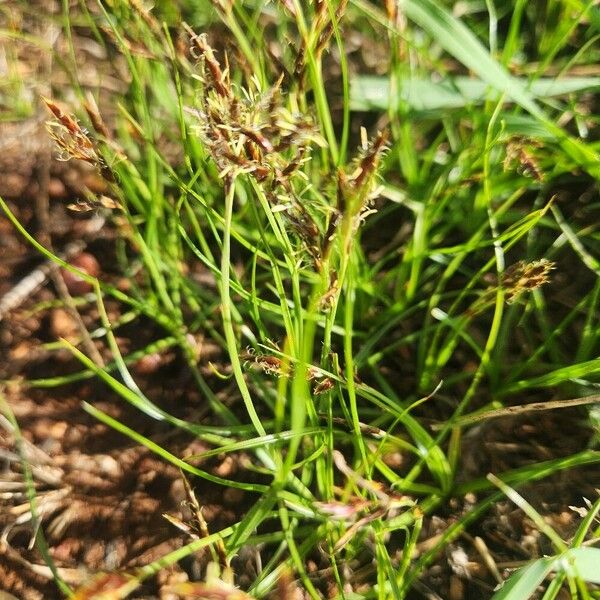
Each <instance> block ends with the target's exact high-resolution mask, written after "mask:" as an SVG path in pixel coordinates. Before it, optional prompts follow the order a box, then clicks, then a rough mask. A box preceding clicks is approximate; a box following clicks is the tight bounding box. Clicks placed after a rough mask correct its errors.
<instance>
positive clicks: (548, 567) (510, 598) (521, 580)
mask: <svg viewBox="0 0 600 600" xmlns="http://www.w3.org/2000/svg"><path fill="white" fill-rule="evenodd" d="M555 561H556V558H555V557H554V556H552V557H549V558H540V559H538V560H536V561H534V562H532V563H531V564H530V565H527V566H526V567H523V568H522V569H519V570H518V571H517V572H516V573H514V574H513V575H512V576H511V577H510V578H509V579H508V580H507V581H506V583H504V585H503V586H502V587H501V588H500V589H499V590H498V591H497V592H496V593H495V594H494V595H493V596H492V600H527V598H529V597H530V596H531V594H533V592H535V590H536V589H537V587H538V585H540V584H541V583H542V581H544V579H545V578H546V576H547V575H548V573H550V571H552V566H553V565H554V564H555Z"/></svg>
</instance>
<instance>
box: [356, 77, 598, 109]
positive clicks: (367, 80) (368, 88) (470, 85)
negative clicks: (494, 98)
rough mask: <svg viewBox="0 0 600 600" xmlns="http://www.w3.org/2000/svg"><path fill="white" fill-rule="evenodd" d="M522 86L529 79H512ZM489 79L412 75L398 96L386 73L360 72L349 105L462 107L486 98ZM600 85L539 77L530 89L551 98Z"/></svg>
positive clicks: (582, 79) (590, 80)
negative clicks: (401, 104)
mask: <svg viewBox="0 0 600 600" xmlns="http://www.w3.org/2000/svg"><path fill="white" fill-rule="evenodd" d="M512 80H513V81H517V82H518V84H519V86H521V87H522V88H523V89H525V88H526V86H527V80H526V79H515V78H513V79H512ZM489 86H490V84H489V82H486V81H484V80H483V79H473V78H470V77H464V76H462V77H453V78H448V79H444V80H442V81H431V80H429V79H425V78H419V77H411V78H409V79H405V80H403V81H402V85H401V87H400V89H399V91H398V97H397V98H395V99H393V98H391V97H390V85H389V79H388V78H387V77H380V76H373V75H359V76H357V77H354V78H353V79H352V81H351V87H350V106H351V108H352V110H360V111H368V110H387V109H388V108H389V107H390V104H391V103H392V102H394V103H398V102H400V101H402V102H404V103H406V104H407V105H408V106H409V107H410V108H411V109H413V110H415V111H419V112H427V111H441V110H447V109H450V108H462V107H464V106H466V105H468V104H472V103H476V104H481V103H483V102H484V101H485V99H486V93H487V91H488V90H489ZM597 87H600V77H568V78H566V77H565V78H561V79H555V78H550V77H548V78H540V79H537V80H535V81H533V82H532V83H531V85H530V86H529V91H530V92H531V94H532V95H533V96H535V97H537V98H551V97H554V96H562V95H564V94H570V93H574V92H582V91H585V90H589V89H593V88H597Z"/></svg>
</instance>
